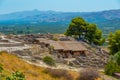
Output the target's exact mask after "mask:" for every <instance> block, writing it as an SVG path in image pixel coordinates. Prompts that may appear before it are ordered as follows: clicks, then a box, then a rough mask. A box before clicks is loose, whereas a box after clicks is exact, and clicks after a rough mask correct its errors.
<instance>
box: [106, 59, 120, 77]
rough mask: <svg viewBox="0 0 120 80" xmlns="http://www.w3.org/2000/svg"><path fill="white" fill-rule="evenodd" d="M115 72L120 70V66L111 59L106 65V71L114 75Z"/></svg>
mask: <svg viewBox="0 0 120 80" xmlns="http://www.w3.org/2000/svg"><path fill="white" fill-rule="evenodd" d="M115 72H120V66H119V65H118V64H117V63H116V62H114V61H109V62H108V63H107V65H106V66H105V73H106V74H107V75H111V76H112V75H114V73H115Z"/></svg>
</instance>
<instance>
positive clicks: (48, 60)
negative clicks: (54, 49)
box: [43, 56, 55, 66]
mask: <svg viewBox="0 0 120 80" xmlns="http://www.w3.org/2000/svg"><path fill="white" fill-rule="evenodd" d="M43 62H45V63H46V64H47V65H50V66H55V61H54V60H53V59H52V58H51V57H49V56H46V57H44V58H43Z"/></svg>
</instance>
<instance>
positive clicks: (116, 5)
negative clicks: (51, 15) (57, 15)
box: [0, 0, 120, 14]
mask: <svg viewBox="0 0 120 80" xmlns="http://www.w3.org/2000/svg"><path fill="white" fill-rule="evenodd" d="M33 9H38V10H41V11H47V10H53V11H64V12H92V11H102V10H110V9H120V0H0V14H3V13H10V12H15V11H24V10H33Z"/></svg>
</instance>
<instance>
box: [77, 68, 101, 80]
mask: <svg viewBox="0 0 120 80" xmlns="http://www.w3.org/2000/svg"><path fill="white" fill-rule="evenodd" d="M98 78H100V75H99V73H98V72H97V71H96V70H93V69H84V70H82V71H80V75H79V77H78V78H77V80H95V79H98Z"/></svg>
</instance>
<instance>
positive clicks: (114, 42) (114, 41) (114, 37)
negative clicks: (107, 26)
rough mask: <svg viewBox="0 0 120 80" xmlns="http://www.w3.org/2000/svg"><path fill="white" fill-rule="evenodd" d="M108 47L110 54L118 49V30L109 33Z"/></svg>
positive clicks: (119, 40) (119, 31) (119, 42)
mask: <svg viewBox="0 0 120 80" xmlns="http://www.w3.org/2000/svg"><path fill="white" fill-rule="evenodd" d="M108 41H109V49H110V53H111V54H112V55H114V54H116V53H117V52H118V51H120V30H118V31H116V32H115V33H110V34H109V38H108Z"/></svg>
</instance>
